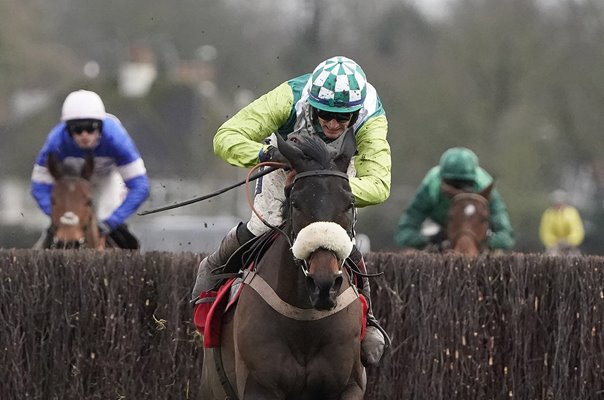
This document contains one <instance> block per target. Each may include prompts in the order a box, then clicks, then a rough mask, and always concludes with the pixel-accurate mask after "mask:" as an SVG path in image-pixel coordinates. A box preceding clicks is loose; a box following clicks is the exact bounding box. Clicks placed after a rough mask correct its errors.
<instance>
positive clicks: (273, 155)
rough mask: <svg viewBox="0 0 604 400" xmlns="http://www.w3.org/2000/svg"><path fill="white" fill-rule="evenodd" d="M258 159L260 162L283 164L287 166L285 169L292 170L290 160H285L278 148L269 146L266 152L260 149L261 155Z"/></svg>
mask: <svg viewBox="0 0 604 400" xmlns="http://www.w3.org/2000/svg"><path fill="white" fill-rule="evenodd" d="M258 159H259V160H260V162H266V161H272V162H278V163H283V164H286V165H287V167H286V168H284V169H289V168H290V165H289V160H288V159H287V158H285V157H284V156H283V154H281V152H280V151H279V149H278V148H276V147H275V146H268V147H267V148H266V150H265V149H260V153H259V154H258Z"/></svg>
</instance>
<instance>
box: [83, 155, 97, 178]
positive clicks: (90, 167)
mask: <svg viewBox="0 0 604 400" xmlns="http://www.w3.org/2000/svg"><path fill="white" fill-rule="evenodd" d="M93 171H94V156H93V155H92V153H90V152H89V153H87V154H86V158H85V159H84V166H83V167H82V171H81V172H80V175H81V176H82V178H84V179H86V180H87V181H88V180H90V177H91V176H92V172H93Z"/></svg>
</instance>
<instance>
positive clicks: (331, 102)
mask: <svg viewBox="0 0 604 400" xmlns="http://www.w3.org/2000/svg"><path fill="white" fill-rule="evenodd" d="M310 80H311V85H310V90H309V94H308V102H309V103H310V105H311V106H313V107H315V108H317V109H319V110H324V111H329V112H340V113H347V112H354V111H357V110H360V109H361V108H363V102H364V101H365V97H366V96H367V78H366V77H365V72H363V70H362V69H361V67H360V66H359V65H358V64H357V63H356V62H354V61H352V60H351V59H350V58H346V57H342V56H338V57H332V58H330V59H328V60H325V61H323V62H322V63H321V64H319V65H318V66H317V68H315V70H314V71H313V73H312V76H311V78H310Z"/></svg>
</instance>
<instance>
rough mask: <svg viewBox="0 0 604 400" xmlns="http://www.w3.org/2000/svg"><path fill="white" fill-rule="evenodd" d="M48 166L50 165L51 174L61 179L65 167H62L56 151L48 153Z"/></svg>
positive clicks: (56, 178)
mask: <svg viewBox="0 0 604 400" xmlns="http://www.w3.org/2000/svg"><path fill="white" fill-rule="evenodd" d="M46 166H47V167H48V171H49V172H50V175H52V177H53V178H55V180H59V179H61V177H62V176H63V168H61V163H60V162H59V158H58V157H57V155H56V154H55V153H53V152H50V153H48V156H47V158H46Z"/></svg>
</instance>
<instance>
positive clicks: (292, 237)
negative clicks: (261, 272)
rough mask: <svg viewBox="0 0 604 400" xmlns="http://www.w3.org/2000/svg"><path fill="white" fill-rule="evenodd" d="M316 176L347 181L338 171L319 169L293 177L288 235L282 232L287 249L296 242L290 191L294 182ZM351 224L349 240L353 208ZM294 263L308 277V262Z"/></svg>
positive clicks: (354, 214) (342, 261)
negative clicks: (286, 242) (287, 245)
mask: <svg viewBox="0 0 604 400" xmlns="http://www.w3.org/2000/svg"><path fill="white" fill-rule="evenodd" d="M316 176H335V177H338V178H342V179H345V180H346V181H349V177H348V175H347V174H345V173H344V172H340V171H331V170H327V169H320V170H314V171H306V172H301V173H299V174H298V173H297V174H296V176H295V177H294V180H293V182H292V184H291V187H290V196H289V198H290V200H289V215H288V217H287V222H288V224H289V226H290V232H289V235H286V234H285V233H284V232H282V233H283V234H284V236H286V238H287V240H288V242H289V247H290V248H291V247H292V244H293V243H294V242H295V240H296V234H295V233H294V231H293V229H294V224H293V221H292V219H293V218H292V214H291V210H292V200H291V191H293V189H294V187H295V185H296V182H298V181H299V180H302V179H304V178H310V177H316ZM352 209H353V219H352V221H353V223H352V227H351V228H350V231H347V233H348V236H349V237H350V238H353V237H354V223H355V222H356V208H355V207H353V208H352ZM345 261H346V260H341V265H340V270H341V269H342V267H343V265H344V262H345ZM296 263H297V264H298V265H299V266H300V268H301V269H302V272H303V273H304V276H305V277H308V275H309V265H308V260H306V259H303V260H300V259H296Z"/></svg>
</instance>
